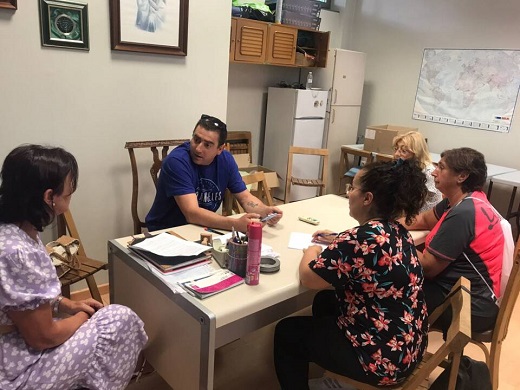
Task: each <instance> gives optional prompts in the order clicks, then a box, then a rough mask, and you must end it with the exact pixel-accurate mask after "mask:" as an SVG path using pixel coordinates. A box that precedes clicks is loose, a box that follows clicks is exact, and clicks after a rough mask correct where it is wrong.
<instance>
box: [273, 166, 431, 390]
mask: <svg viewBox="0 0 520 390" xmlns="http://www.w3.org/2000/svg"><path fill="white" fill-rule="evenodd" d="M402 178H406V180H403V179H402ZM425 182H426V178H425V176H424V174H423V173H422V172H421V169H420V168H419V167H418V166H417V165H416V164H415V163H414V162H406V161H404V162H403V160H398V161H397V162H389V163H375V164H370V165H368V166H365V167H364V168H363V169H361V170H360V171H359V173H358V174H357V175H356V177H355V178H354V181H353V183H352V186H351V188H350V190H349V191H348V195H349V207H350V215H351V216H352V217H353V218H354V219H356V220H357V221H358V222H359V226H356V227H354V228H351V229H348V230H346V231H344V232H342V233H339V234H338V235H337V236H336V235H335V234H332V235H331V236H329V235H330V234H331V233H332V232H330V231H328V230H320V231H317V232H316V233H315V234H314V238H315V240H316V241H317V242H323V243H326V244H328V247H327V248H326V249H325V250H323V251H322V247H321V246H320V245H313V246H310V247H309V248H307V249H306V250H305V252H304V255H303V258H302V260H301V263H300V280H301V283H302V284H303V285H304V286H306V287H308V288H311V289H325V288H329V287H330V286H331V285H332V287H334V290H324V291H320V292H319V293H318V294H317V295H316V297H315V299H314V303H313V307H312V309H313V315H312V317H289V318H286V319H284V320H282V321H280V322H279V323H278V325H277V327H276V331H275V338H274V344H275V345H274V360H275V367H276V373H277V376H278V380H279V382H280V385H281V387H282V389H291V390H293V389H294V390H299V389H308V388H309V387H308V363H309V362H315V363H317V364H318V365H320V366H321V367H323V368H325V369H327V370H330V371H333V372H336V373H338V374H341V375H345V376H348V377H350V378H352V379H355V380H357V381H360V382H365V383H369V384H373V385H395V384H397V383H399V382H401V381H402V380H403V379H405V378H406V377H407V376H408V375H410V374H411V373H412V371H413V370H414V368H415V366H416V365H417V363H418V362H420V361H421V359H422V356H423V354H424V352H425V349H426V346H427V332H428V321H427V312H426V304H425V302H424V294H423V290H422V284H423V270H422V267H421V265H420V263H419V261H418V257H417V252H416V250H415V246H414V242H413V240H412V237H411V236H410V234H409V232H408V231H407V230H406V229H405V228H404V227H403V226H402V225H401V224H400V223H399V222H397V221H396V219H397V218H399V217H400V216H402V215H405V216H406V220H407V222H409V221H410V220H411V218H412V217H413V216H415V215H416V214H417V212H418V211H419V209H420V208H421V206H422V204H423V202H424V199H425V197H426V194H427V189H426V186H425ZM327 238H330V239H327Z"/></svg>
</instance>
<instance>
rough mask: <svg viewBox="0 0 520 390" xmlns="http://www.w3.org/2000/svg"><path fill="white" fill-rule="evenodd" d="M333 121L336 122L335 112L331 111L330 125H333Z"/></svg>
mask: <svg viewBox="0 0 520 390" xmlns="http://www.w3.org/2000/svg"><path fill="white" fill-rule="evenodd" d="M335 120H336V110H335V109H332V120H331V121H330V123H334V121H335Z"/></svg>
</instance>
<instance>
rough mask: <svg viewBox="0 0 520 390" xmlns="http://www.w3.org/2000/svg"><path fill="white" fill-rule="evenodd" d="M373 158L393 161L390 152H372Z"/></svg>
mask: <svg viewBox="0 0 520 390" xmlns="http://www.w3.org/2000/svg"><path fill="white" fill-rule="evenodd" d="M373 160H374V161H382V162H388V161H394V156H392V155H390V154H383V153H375V152H374V153H373Z"/></svg>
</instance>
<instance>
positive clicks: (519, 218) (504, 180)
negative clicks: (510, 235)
mask: <svg viewBox="0 0 520 390" xmlns="http://www.w3.org/2000/svg"><path fill="white" fill-rule="evenodd" d="M493 182H494V183H500V184H505V185H509V186H512V187H513V191H512V192H511V198H510V199H509V206H508V207H507V213H506V217H505V218H506V219H507V220H509V219H511V218H516V229H517V239H518V234H519V233H520V205H519V206H518V210H516V211H512V210H513V205H514V203H515V197H516V189H517V188H518V186H520V171H514V172H509V173H503V174H501V175H496V176H493V177H492V178H491V182H490V185H491V183H493Z"/></svg>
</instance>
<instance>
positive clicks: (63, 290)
mask: <svg viewBox="0 0 520 390" xmlns="http://www.w3.org/2000/svg"><path fill="white" fill-rule="evenodd" d="M61 295H63V296H64V297H65V298H69V299H70V286H61Z"/></svg>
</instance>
